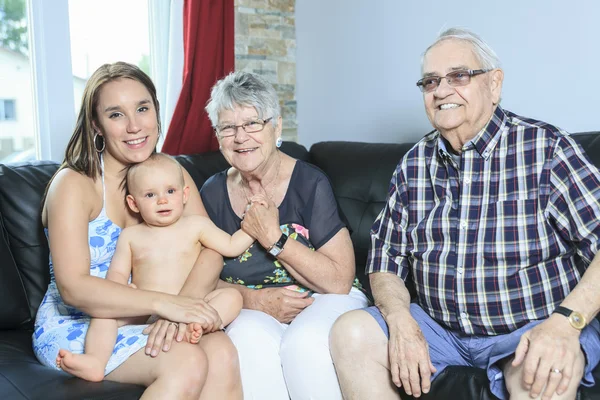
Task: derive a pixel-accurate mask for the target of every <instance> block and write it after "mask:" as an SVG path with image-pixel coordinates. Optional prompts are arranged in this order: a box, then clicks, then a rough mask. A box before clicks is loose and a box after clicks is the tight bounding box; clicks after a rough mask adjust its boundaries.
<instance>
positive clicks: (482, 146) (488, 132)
mask: <svg viewBox="0 0 600 400" xmlns="http://www.w3.org/2000/svg"><path fill="white" fill-rule="evenodd" d="M507 123H508V116H507V115H506V113H505V112H504V110H503V109H502V107H500V106H497V107H496V109H495V110H494V113H493V114H492V118H490V121H489V122H488V123H487V125H486V126H485V128H483V129H482V130H481V131H480V132H479V133H478V134H477V135H476V136H475V137H474V138H473V139H472V140H471V141H470V142H469V143H467V144H466V145H465V148H471V147H473V148H475V150H477V152H478V153H479V155H480V156H481V157H482V158H483V159H485V160H487V159H488V158H489V157H490V155H491V154H492V152H493V151H494V149H495V148H496V145H497V144H498V142H499V141H500V138H501V136H502V132H503V131H504V129H503V127H504V126H506V124H507Z"/></svg>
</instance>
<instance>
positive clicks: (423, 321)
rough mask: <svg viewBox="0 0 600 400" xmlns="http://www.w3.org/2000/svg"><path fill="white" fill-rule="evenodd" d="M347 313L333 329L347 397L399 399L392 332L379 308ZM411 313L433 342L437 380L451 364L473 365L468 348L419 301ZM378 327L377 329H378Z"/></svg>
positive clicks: (431, 349) (334, 351)
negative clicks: (393, 375)
mask: <svg viewBox="0 0 600 400" xmlns="http://www.w3.org/2000/svg"><path fill="white" fill-rule="evenodd" d="M368 310H369V311H368V312H367V311H364V310H357V311H353V312H350V313H348V314H345V315H343V316H342V317H340V319H339V320H338V321H337V322H336V323H335V325H334V327H333V329H332V332H331V337H330V339H331V342H332V343H331V351H332V356H333V360H334V363H335V368H336V371H337V373H338V378H339V380H340V386H341V387H342V393H343V394H344V398H345V399H346V400H348V399H370V398H377V399H378V400H380V399H382V400H383V399H399V398H400V396H399V394H398V388H397V387H396V386H395V385H394V383H393V382H392V379H391V373H390V362H389V353H388V339H389V332H388V327H387V324H386V323H385V321H384V319H383V317H382V316H381V313H380V312H379V310H378V309H377V308H376V307H370V308H368ZM410 312H411V315H412V317H413V318H414V319H415V320H416V321H417V323H418V324H419V327H420V328H421V331H422V332H423V336H424V337H425V340H427V343H428V345H429V356H430V358H431V362H432V363H433V365H434V366H435V368H436V369H437V372H436V373H435V374H433V375H432V377H431V380H433V379H435V377H437V376H438V375H439V374H440V373H441V372H442V371H443V370H444V369H445V368H446V367H447V366H449V365H464V366H469V365H470V364H469V362H468V361H467V357H468V354H467V351H466V347H465V346H464V345H463V344H462V343H461V342H460V340H458V339H457V337H455V336H454V335H452V334H451V333H450V332H449V331H447V330H445V329H444V328H442V327H441V326H440V325H439V324H438V323H437V322H435V321H434V320H433V319H432V318H431V317H429V315H427V313H425V311H423V309H422V308H421V307H419V306H418V305H417V304H411V306H410ZM375 328H377V329H375Z"/></svg>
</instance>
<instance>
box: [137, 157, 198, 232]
mask: <svg viewBox="0 0 600 400" xmlns="http://www.w3.org/2000/svg"><path fill="white" fill-rule="evenodd" d="M127 181H128V184H127V187H128V189H129V193H130V194H129V195H127V204H128V205H129V207H130V208H131V209H132V210H133V211H134V212H136V213H140V214H141V216H142V218H143V219H144V221H145V222H146V224H148V225H151V226H168V225H171V224H173V223H175V222H177V220H179V218H180V217H181V215H182V214H183V208H184V205H185V203H186V202H187V199H188V193H189V190H190V188H189V187H187V186H185V185H184V181H183V174H182V172H181V167H180V166H179V165H177V163H176V162H175V161H172V160H164V159H155V160H149V161H146V162H145V163H144V164H141V165H138V166H136V167H135V170H133V171H130V173H129V174H128V175H127Z"/></svg>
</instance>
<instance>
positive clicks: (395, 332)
mask: <svg viewBox="0 0 600 400" xmlns="http://www.w3.org/2000/svg"><path fill="white" fill-rule="evenodd" d="M386 322H387V324H388V327H389V331H390V340H389V344H388V346H389V349H388V350H389V357H390V372H391V374H392V381H393V382H394V384H395V385H396V386H398V387H402V386H403V387H404V391H405V392H406V394H407V395H409V396H410V395H412V396H414V397H419V396H421V393H428V392H429V389H430V388H431V374H433V373H435V372H436V371H437V370H436V368H435V367H434V366H433V364H432V363H431V359H430V358H429V346H428V345H427V341H426V340H425V337H424V336H423V332H421V328H419V324H417V321H415V319H414V318H413V317H412V316H411V315H410V314H409V313H402V314H396V315H388V318H387V319H386Z"/></svg>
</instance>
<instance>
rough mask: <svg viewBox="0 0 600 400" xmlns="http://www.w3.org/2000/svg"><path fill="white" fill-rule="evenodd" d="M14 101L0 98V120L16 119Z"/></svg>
mask: <svg viewBox="0 0 600 400" xmlns="http://www.w3.org/2000/svg"><path fill="white" fill-rule="evenodd" d="M16 119H17V117H16V115H15V101H14V100H2V99H0V121H16Z"/></svg>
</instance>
